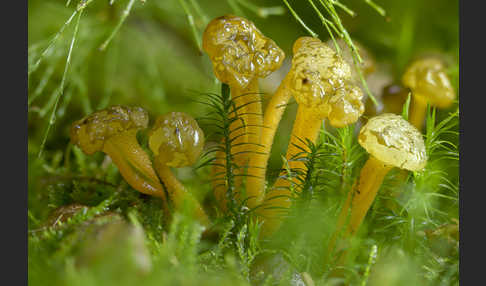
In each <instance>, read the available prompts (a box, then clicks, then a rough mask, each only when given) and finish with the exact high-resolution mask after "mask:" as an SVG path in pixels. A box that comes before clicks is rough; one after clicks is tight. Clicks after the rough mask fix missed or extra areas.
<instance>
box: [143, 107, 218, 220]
mask: <svg viewBox="0 0 486 286" xmlns="http://www.w3.org/2000/svg"><path fill="white" fill-rule="evenodd" d="M148 144H149V147H150V150H152V152H153V154H154V166H155V170H156V171H157V173H158V174H159V176H160V178H161V180H162V182H163V183H164V185H165V186H166V188H167V192H168V195H169V198H170V200H171V201H172V202H173V203H174V206H175V209H176V210H182V209H183V208H185V207H186V204H188V205H189V207H194V215H195V216H196V218H197V219H198V220H199V221H200V222H201V223H202V224H203V225H204V226H206V227H207V226H209V219H208V217H207V215H206V213H205V212H204V210H203V208H202V207H201V205H200V204H199V202H198V201H197V200H196V198H194V197H193V196H192V194H191V193H190V192H189V191H187V190H186V188H185V187H184V185H182V183H181V182H180V181H179V180H178V179H177V178H176V177H175V176H174V174H173V173H172V171H171V169H170V167H173V168H181V167H186V166H191V165H193V164H194V163H196V161H197V159H198V158H199V156H200V155H201V153H202V150H203V148H204V133H203V131H202V130H201V128H199V125H198V124H197V122H196V120H194V119H193V118H192V117H191V116H190V115H188V114H186V113H183V112H170V113H167V114H164V115H161V116H159V117H157V119H156V120H155V123H154V125H153V126H152V128H151V129H150V131H149V142H148Z"/></svg>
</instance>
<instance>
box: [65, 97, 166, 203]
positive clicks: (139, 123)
mask: <svg viewBox="0 0 486 286" xmlns="http://www.w3.org/2000/svg"><path fill="white" fill-rule="evenodd" d="M148 120H149V118H148V115H147V112H146V111H145V110H143V109H142V108H140V107H126V106H121V105H115V106H111V107H109V108H106V109H103V110H100V111H96V112H94V113H93V114H91V115H88V116H86V117H84V118H83V119H80V120H78V121H76V122H74V123H73V125H72V127H71V130H70V136H71V142H72V143H73V144H75V145H77V146H78V147H80V148H81V150H82V151H83V152H84V153H85V154H87V155H91V154H93V153H95V152H97V151H102V152H104V153H105V154H107V155H108V156H110V158H111V160H112V161H113V163H114V164H115V165H116V166H117V167H118V170H119V171H120V173H121V175H122V176H123V178H124V179H125V180H126V181H127V182H128V183H129V184H130V185H131V186H132V187H133V188H134V189H136V190H137V191H139V192H142V193H144V194H148V195H152V196H156V197H160V198H162V200H163V201H164V204H165V203H166V197H165V193H164V190H163V188H162V184H161V183H160V180H159V178H158V177H157V174H156V173H155V170H154V169H153V167H152V162H151V161H150V158H149V156H148V155H147V153H146V152H145V151H144V150H143V149H142V147H141V146H140V144H139V143H138V141H137V132H138V130H140V129H144V128H146V127H147V125H148Z"/></svg>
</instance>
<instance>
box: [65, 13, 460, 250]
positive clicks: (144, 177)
mask: <svg viewBox="0 0 486 286" xmlns="http://www.w3.org/2000/svg"><path fill="white" fill-rule="evenodd" d="M340 45H341V48H343V44H342V42H340ZM203 48H204V50H205V51H206V52H207V54H208V55H209V58H210V59H211V62H212V65H213V72H214V75H215V76H216V77H217V78H218V79H219V80H220V81H221V82H222V83H223V84H226V85H228V86H229V87H230V90H231V99H232V101H233V103H234V107H233V110H232V112H233V116H235V118H237V119H238V120H234V121H233V123H232V125H231V126H230V129H231V136H230V140H231V145H232V147H234V148H233V149H232V152H233V153H234V154H235V156H234V159H235V163H236V164H237V165H238V166H239V168H237V169H235V170H234V171H235V172H236V174H235V175H239V177H238V178H239V179H238V180H239V181H237V182H236V188H237V190H236V194H235V198H236V199H239V200H240V201H241V202H244V203H246V206H248V207H249V208H251V209H256V212H255V213H256V214H257V216H258V217H259V218H261V219H262V221H263V224H262V229H261V234H262V235H263V236H268V235H271V234H272V233H274V232H275V231H276V230H277V229H279V227H280V225H281V223H282V221H283V217H282V215H281V213H280V210H281V209H288V208H289V207H290V206H291V202H292V198H293V196H295V195H296V194H298V193H299V188H297V190H296V193H293V192H292V191H291V189H292V188H290V187H291V186H292V184H295V183H297V181H296V179H295V178H293V179H288V178H286V177H285V176H284V175H285V173H282V174H281V176H279V178H277V180H276V182H275V183H274V185H273V186H268V187H267V186H266V179H265V177H266V169H267V162H268V159H269V156H270V151H271V148H272V143H273V140H274V137H275V133H276V130H277V127H278V125H279V123H280V121H281V119H282V116H283V113H284V110H285V107H286V105H287V104H288V102H289V101H290V99H291V98H292V97H293V98H294V99H295V101H296V102H297V104H298V109H297V115H296V118H295V121H294V125H293V128H292V133H291V139H290V142H289V143H288V148H287V153H286V156H285V158H286V160H287V162H288V165H289V168H290V169H293V170H300V171H302V172H303V173H305V172H307V170H306V165H305V163H304V162H303V161H302V160H296V157H297V155H298V154H299V153H301V151H302V150H306V149H307V148H308V147H307V146H306V143H305V142H313V143H315V142H316V141H317V138H318V134H319V131H320V128H321V126H322V123H323V120H327V122H328V123H329V124H330V125H331V126H333V127H334V128H342V127H345V126H347V125H349V124H353V123H355V122H356V121H357V120H358V119H359V117H360V116H361V115H362V114H363V112H364V111H365V106H364V104H363V92H362V90H361V87H360V85H359V83H358V82H357V80H358V77H357V75H356V72H355V71H354V70H353V68H352V67H351V59H350V55H349V54H348V55H346V54H344V55H341V54H340V53H338V52H337V51H336V50H335V49H333V48H332V44H331V43H330V42H328V43H323V42H321V41H320V40H319V39H317V38H312V37H301V38H298V39H297V40H296V41H295V43H294V45H293V48H292V53H293V57H292V66H291V69H290V71H289V72H288V73H287V75H286V76H285V77H284V78H283V80H282V81H281V83H280V86H279V87H278V89H277V91H276V92H275V93H274V94H273V96H272V97H271V98H270V100H269V102H268V103H267V105H266V108H265V110H264V111H263V106H262V101H261V99H260V95H259V86H258V78H261V77H266V76H268V75H269V74H270V73H272V72H274V71H276V70H277V69H279V68H280V66H281V64H282V61H283V59H284V57H285V54H284V52H283V51H282V50H281V49H280V48H279V47H278V46H277V44H276V43H275V42H274V41H273V40H271V39H270V38H268V37H265V36H264V35H263V34H262V33H261V32H260V31H259V30H258V29H257V28H256V27H255V25H254V24H253V23H252V22H250V21H248V20H247V19H244V18H242V17H237V16H233V15H226V16H222V17H218V18H216V19H214V20H212V21H211V22H210V23H209V24H208V26H207V28H206V30H205V31H204V34H203ZM360 50H362V52H363V54H362V55H363V58H365V63H363V65H362V66H361V68H362V69H364V72H365V73H364V75H365V76H367V75H369V74H370V73H372V72H373V71H374V70H375V64H374V61H373V59H372V58H371V56H370V55H369V54H367V52H366V51H365V49H364V48H362V49H361V48H360ZM403 85H404V87H401V86H398V85H397V86H388V87H387V88H386V90H388V93H389V95H387V96H386V97H383V98H382V99H383V100H388V99H389V98H390V99H392V98H400V99H403V98H404V96H405V94H408V90H407V89H406V88H409V89H410V90H411V91H412V93H413V96H414V109H413V110H412V112H411V116H410V122H411V123H409V122H407V121H406V120H404V119H403V118H402V117H401V116H400V115H397V114H392V113H383V114H380V115H377V116H373V117H371V118H369V120H368V121H367V123H366V124H365V125H364V126H363V127H362V128H361V130H360V133H359V136H358V142H359V144H360V145H361V146H362V147H363V148H364V149H365V150H366V151H367V152H368V153H369V158H368V160H367V161H366V163H365V165H364V167H363V168H362V169H361V172H360V174H359V177H358V178H357V180H356V182H355V183H354V185H353V187H352V189H351V190H350V191H349V192H348V196H347V198H346V200H345V202H344V205H343V207H342V209H341V213H340V214H339V217H338V221H337V227H336V231H335V233H334V235H333V236H332V238H331V241H330V244H329V249H330V250H331V252H332V250H333V249H334V245H335V243H336V240H337V239H338V238H342V237H344V238H348V237H349V236H351V235H353V234H355V233H356V231H357V230H358V229H359V227H360V225H361V224H362V222H363V219H364V217H365V215H366V213H367V212H368V210H369V208H370V206H371V205H372V203H373V201H374V198H375V197H376V194H377V192H378V190H379V188H380V185H381V183H382V181H383V179H384V177H385V176H386V174H387V173H388V172H389V171H390V170H391V169H392V168H394V167H398V168H401V169H405V170H408V171H419V170H422V169H423V168H424V167H425V165H426V162H427V154H426V152H425V146H424V141H423V138H422V134H421V132H420V128H421V125H422V123H423V120H424V118H423V116H424V108H425V106H426V105H427V104H431V105H436V106H438V107H447V106H449V105H450V104H451V103H452V101H453V100H454V98H455V94H454V92H453V90H452V87H451V85H450V82H449V80H448V78H447V76H446V74H445V70H444V66H443V65H442V63H441V62H439V61H438V60H436V59H423V60H420V61H417V62H414V63H412V65H410V66H409V68H408V69H407V71H406V73H405V74H404V75H403ZM384 102H385V101H384ZM400 106H401V105H400V104H396V103H394V104H393V106H390V107H389V108H385V109H384V110H385V111H387V110H394V111H396V113H398V110H399V107H400ZM148 125H149V117H148V114H147V112H146V111H145V110H144V109H142V108H140V107H127V106H120V105H117V106H112V107H109V108H106V109H104V110H100V111H96V112H94V113H93V114H91V115H88V116H86V117H85V118H82V119H80V120H78V121H76V122H74V123H73V125H72V128H71V132H70V136H71V141H72V143H73V144H75V145H76V146H78V147H79V148H81V150H82V151H83V152H84V153H86V154H88V155H90V154H93V153H95V152H97V151H101V152H104V153H106V154H107V155H108V156H109V157H110V158H111V160H112V161H113V163H114V164H115V165H116V166H117V167H118V169H119V171H120V173H121V175H122V176H123V178H124V179H125V180H126V181H127V182H128V184H130V186H132V187H133V188H134V189H135V190H137V191H139V192H142V193H144V194H148V195H152V196H156V197H159V198H161V199H162V201H163V207H164V209H166V210H167V211H169V210H171V209H173V210H176V211H178V210H179V211H181V210H186V209H187V208H190V210H191V211H192V214H193V216H194V217H195V218H197V219H198V220H199V221H200V222H201V224H202V225H204V226H206V227H208V226H209V225H210V220H209V218H208V216H207V215H206V213H205V211H204V209H203V208H202V206H201V205H200V204H199V202H198V201H197V199H196V198H195V197H194V196H193V195H192V194H191V192H189V191H188V190H187V189H186V188H185V187H184V185H183V184H182V183H181V182H180V181H179V180H178V179H177V177H176V175H175V174H174V173H173V172H172V170H171V168H181V167H186V166H191V165H193V164H195V162H196V161H197V160H198V158H199V157H200V155H201V153H202V151H203V148H204V144H205V138H204V133H203V131H202V130H201V128H200V127H199V126H198V124H197V122H196V121H195V120H194V119H193V118H192V117H191V116H189V115H188V114H186V113H182V112H170V113H167V114H164V115H161V116H159V117H157V118H156V120H155V122H154V123H153V125H152V126H151V127H150V129H149V131H148V137H149V138H148V148H149V149H150V151H151V153H152V154H151V155H149V154H148V153H147V152H146V151H145V149H144V148H142V147H141V146H140V144H139V142H138V141H137V136H136V135H137V132H138V131H139V130H141V129H147V128H149V126H148ZM414 126H415V127H414ZM223 143H226V142H223ZM223 143H221V144H223ZM224 160H226V159H225V154H224V152H223V151H218V153H216V164H214V165H213V169H212V176H213V179H214V181H217V180H218V179H221V177H222V176H225V174H226V170H225V167H224V166H225V164H223V162H224ZM244 172H246V174H245V173H244ZM245 175H248V176H245ZM243 178H245V180H246V182H244V181H242V180H243ZM243 188H244V190H243ZM213 191H214V195H215V198H216V199H217V201H218V203H219V206H220V208H221V210H222V211H223V212H226V211H227V197H226V191H227V190H226V189H225V186H224V184H217V185H213ZM331 252H330V253H331ZM344 253H345V252H344ZM340 257H343V256H340Z"/></svg>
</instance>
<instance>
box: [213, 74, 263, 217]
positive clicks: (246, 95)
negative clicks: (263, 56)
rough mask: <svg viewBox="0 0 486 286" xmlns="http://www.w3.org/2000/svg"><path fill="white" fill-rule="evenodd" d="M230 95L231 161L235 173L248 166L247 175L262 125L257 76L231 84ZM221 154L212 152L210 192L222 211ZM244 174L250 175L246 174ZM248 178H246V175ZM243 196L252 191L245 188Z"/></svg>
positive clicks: (239, 182)
mask: <svg viewBox="0 0 486 286" xmlns="http://www.w3.org/2000/svg"><path fill="white" fill-rule="evenodd" d="M230 88H231V98H232V100H233V102H234V104H235V110H234V112H235V113H236V114H235V116H237V117H238V120H236V121H234V122H233V123H232V124H231V126H230V130H232V132H231V134H230V140H233V141H232V142H231V146H233V147H232V148H231V153H232V154H235V155H234V157H233V158H234V162H235V163H236V164H237V166H238V167H239V169H238V170H235V171H236V173H237V174H243V173H244V172H245V170H246V169H248V171H247V174H249V175H251V174H252V172H253V171H251V169H250V168H247V166H250V160H251V158H252V157H253V156H256V154H255V152H257V151H258V149H257V148H258V144H259V143H260V137H261V132H262V126H263V116H262V103H261V99H260V95H259V94H258V79H256V78H255V79H253V80H251V81H250V82H249V84H248V85H247V87H245V88H242V87H241V86H238V85H232V86H230ZM224 157H225V154H224V152H223V151H218V152H217V153H216V160H215V165H214V167H213V170H212V173H213V178H215V179H216V180H215V182H214V184H213V188H214V193H215V196H216V198H217V199H218V201H219V204H220V207H221V209H222V210H223V211H224V212H226V210H227V208H228V207H227V199H226V197H225V195H226V192H227V188H226V187H225V186H224V185H223V184H222V183H223V182H222V179H223V178H224V174H225V173H226V168H225V167H223V166H221V164H225V159H224ZM243 178H244V177H243V176H238V177H236V178H235V187H236V190H238V191H239V190H241V186H242V181H243ZM247 178H250V177H249V176H248V177H247ZM247 182H248V179H247ZM246 194H247V196H249V197H253V196H254V195H255V194H254V193H252V192H250V193H249V192H248V190H247V192H246ZM236 197H240V193H237V194H236Z"/></svg>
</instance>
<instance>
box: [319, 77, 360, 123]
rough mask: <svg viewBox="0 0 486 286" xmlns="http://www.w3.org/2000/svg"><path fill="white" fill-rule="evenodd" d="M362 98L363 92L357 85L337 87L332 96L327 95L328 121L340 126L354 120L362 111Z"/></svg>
mask: <svg viewBox="0 0 486 286" xmlns="http://www.w3.org/2000/svg"><path fill="white" fill-rule="evenodd" d="M362 98H363V93H362V92H361V89H360V88H359V87H357V86H354V85H350V84H345V85H344V86H343V87H341V88H339V89H337V90H336V93H335V94H334V95H333V96H330V97H328V103H327V106H328V108H329V114H328V116H327V118H328V119H329V123H331V125H332V126H334V127H337V128H342V127H344V126H346V125H348V124H351V123H354V122H356V121H357V120H358V118H359V117H360V116H361V114H363V112H364V104H363V102H362V101H361V100H362Z"/></svg>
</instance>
